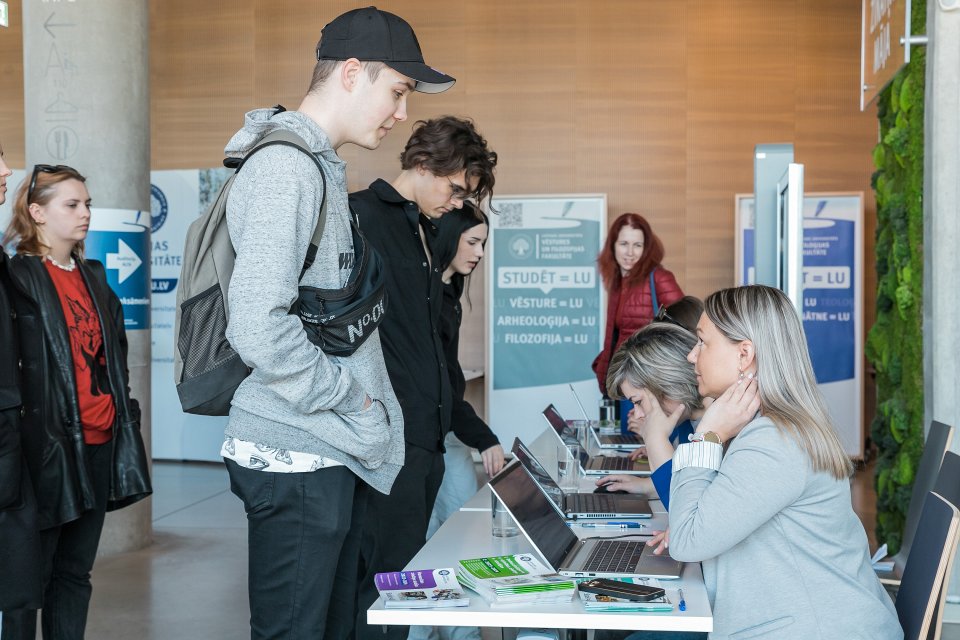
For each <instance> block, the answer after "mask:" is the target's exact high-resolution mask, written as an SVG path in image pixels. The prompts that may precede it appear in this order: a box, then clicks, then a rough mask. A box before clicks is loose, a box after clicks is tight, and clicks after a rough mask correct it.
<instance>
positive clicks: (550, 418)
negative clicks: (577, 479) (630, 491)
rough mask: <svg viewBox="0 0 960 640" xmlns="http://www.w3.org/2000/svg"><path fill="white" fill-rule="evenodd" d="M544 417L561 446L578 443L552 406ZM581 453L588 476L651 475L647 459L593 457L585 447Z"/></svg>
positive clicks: (544, 412)
mask: <svg viewBox="0 0 960 640" xmlns="http://www.w3.org/2000/svg"><path fill="white" fill-rule="evenodd" d="M543 417H544V419H545V420H546V421H547V424H549V425H550V427H551V429H550V431H552V432H553V434H554V435H555V436H556V437H557V441H558V442H559V443H560V444H564V445H566V444H573V443H576V442H577V436H576V434H575V433H574V432H573V430H572V429H570V428H568V426H567V422H566V420H564V419H563V417H562V416H561V415H560V412H558V411H557V408H556V407H554V406H553V405H552V404H551V405H548V406H547V408H546V409H544V410H543ZM580 451H581V453H580V469H581V471H583V473H584V474H585V475H588V476H608V475H610V474H611V473H626V474H629V475H633V476H648V475H650V473H651V471H650V463H649V462H648V461H647V459H646V458H645V457H640V458H637V459H636V460H631V459H630V458H628V457H626V456H607V455H599V456H591V455H590V454H589V453H587V451H586V450H585V449H584V448H583V447H581V449H580Z"/></svg>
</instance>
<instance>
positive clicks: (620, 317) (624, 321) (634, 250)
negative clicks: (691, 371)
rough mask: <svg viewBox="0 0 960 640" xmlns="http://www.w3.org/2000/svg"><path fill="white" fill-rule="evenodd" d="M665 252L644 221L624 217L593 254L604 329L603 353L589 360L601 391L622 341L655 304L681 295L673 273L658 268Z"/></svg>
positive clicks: (629, 215) (647, 318)
mask: <svg viewBox="0 0 960 640" xmlns="http://www.w3.org/2000/svg"><path fill="white" fill-rule="evenodd" d="M663 257H664V251H663V244H662V243H661V242H660V239H659V238H658V237H657V236H656V234H655V233H654V232H653V229H651V228H650V223H649V222H647V220H646V218H644V217H643V216H641V215H639V214H636V213H625V214H623V215H622V216H620V217H619V218H617V219H616V220H614V221H613V224H612V225H611V226H610V232H609V233H608V234H607V241H606V243H605V244H604V247H603V250H602V251H601V252H600V255H599V256H597V264H598V265H599V269H600V277H601V278H602V279H603V285H604V287H606V289H607V327H606V332H605V334H604V340H603V351H601V352H600V354H599V355H598V356H597V357H596V359H594V361H593V372H594V373H595V374H596V375H597V382H599V384H600V392H601V393H606V391H607V384H606V381H607V368H608V367H609V365H610V358H611V357H613V354H614V353H615V352H616V350H617V349H618V348H619V347H620V345H621V344H623V343H624V342H625V341H626V339H627V338H629V337H630V336H631V335H633V334H634V333H636V331H637V330H638V329H640V328H641V327H644V326H646V325H648V324H650V322H651V321H652V320H653V317H654V314H656V313H657V309H658V308H659V307H660V305H669V304H673V303H674V302H676V301H678V300H680V299H681V298H682V297H683V291H681V290H680V285H678V284H677V280H676V278H674V277H673V274H672V273H671V272H670V271H668V270H667V269H664V268H663V266H662V265H661V262H662V261H663Z"/></svg>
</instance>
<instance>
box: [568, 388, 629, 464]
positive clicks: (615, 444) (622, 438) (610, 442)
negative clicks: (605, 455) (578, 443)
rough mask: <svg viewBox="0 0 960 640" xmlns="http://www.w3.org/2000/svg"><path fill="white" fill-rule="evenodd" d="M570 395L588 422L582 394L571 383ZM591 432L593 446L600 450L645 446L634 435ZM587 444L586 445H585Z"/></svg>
mask: <svg viewBox="0 0 960 640" xmlns="http://www.w3.org/2000/svg"><path fill="white" fill-rule="evenodd" d="M570 393H572V394H573V397H574V399H575V400H576V401H577V406H578V407H580V413H582V414H583V417H584V418H585V419H587V420H589V418H588V417H587V410H586V409H584V408H583V403H582V402H580V394H579V393H577V390H576V389H575V388H574V386H573V383H570ZM588 431H589V432H590V437H591V438H592V439H593V444H594V446H595V447H597V448H598V449H631V450H632V449H636V448H637V447H639V446H640V445H642V444H643V440H641V439H640V438H639V437H637V435H636V434H633V433H623V434H621V433H618V434H615V435H600V434H599V432H597V431H596V430H594V429H593V428H590V429H588ZM584 444H586V443H584Z"/></svg>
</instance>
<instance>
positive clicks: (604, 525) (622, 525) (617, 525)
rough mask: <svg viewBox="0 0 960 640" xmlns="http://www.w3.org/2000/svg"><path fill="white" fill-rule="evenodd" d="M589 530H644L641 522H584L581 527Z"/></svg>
mask: <svg viewBox="0 0 960 640" xmlns="http://www.w3.org/2000/svg"><path fill="white" fill-rule="evenodd" d="M580 526H581V527H585V528H587V529H642V528H643V527H644V526H645V525H642V524H640V523H639V522H584V523H583V524H581V525H580Z"/></svg>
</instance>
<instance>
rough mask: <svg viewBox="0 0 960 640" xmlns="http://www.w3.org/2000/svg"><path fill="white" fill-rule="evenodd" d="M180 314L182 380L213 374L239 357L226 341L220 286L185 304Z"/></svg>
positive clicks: (211, 288)
mask: <svg viewBox="0 0 960 640" xmlns="http://www.w3.org/2000/svg"><path fill="white" fill-rule="evenodd" d="M180 314H181V320H180V337H179V340H178V341H177V348H178V349H179V350H180V357H181V358H182V359H183V376H182V378H181V380H189V379H190V378H195V377H197V376H200V375H203V374H205V373H207V372H209V371H213V370H214V369H216V368H217V367H219V366H221V365H223V364H224V363H226V362H228V361H229V360H230V359H231V358H236V357H238V356H237V352H236V351H234V350H233V347H231V346H230V343H229V342H228V341H227V313H226V310H225V309H224V305H223V293H222V292H221V291H220V285H219V284H215V285H213V286H212V287H210V288H209V289H207V290H206V291H203V292H201V293H199V294H197V295H195V296H194V297H192V298H190V299H188V300H185V301H184V302H183V304H182V305H181V307H180Z"/></svg>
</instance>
